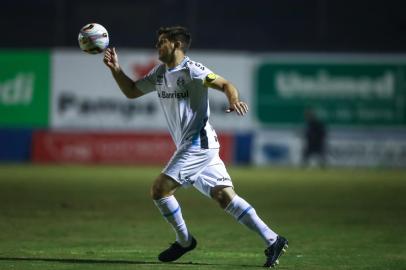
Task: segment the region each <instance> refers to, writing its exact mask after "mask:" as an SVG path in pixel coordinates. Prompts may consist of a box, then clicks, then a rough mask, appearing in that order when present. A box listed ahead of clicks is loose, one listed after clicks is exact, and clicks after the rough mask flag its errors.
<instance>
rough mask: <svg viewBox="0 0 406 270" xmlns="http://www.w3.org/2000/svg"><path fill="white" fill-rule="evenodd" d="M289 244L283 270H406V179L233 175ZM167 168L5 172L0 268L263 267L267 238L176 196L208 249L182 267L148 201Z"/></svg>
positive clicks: (202, 202)
mask: <svg viewBox="0 0 406 270" xmlns="http://www.w3.org/2000/svg"><path fill="white" fill-rule="evenodd" d="M229 171H230V174H231V175H232V177H233V179H234V183H235V185H236V190H237V192H238V193H239V195H240V196H242V197H244V198H245V199H246V200H247V201H249V202H250V203H251V204H252V205H253V206H254V207H255V208H256V210H257V212H258V213H259V215H260V216H261V217H262V218H263V219H264V220H265V221H266V222H267V223H268V224H270V225H271V227H272V228H273V229H274V230H276V231H277V232H279V233H281V234H282V235H284V236H286V237H287V238H288V239H289V241H290V245H289V250H288V252H287V253H286V254H285V255H284V256H283V257H282V259H281V264H280V266H278V268H279V269H300V270H307V269H309V270H310V269H311V270H317V269H323V270H326V269H352V270H353V269H406V251H405V250H406V171H401V170H398V171H396V170H381V169H379V170H378V169H376V170H317V169H314V170H300V169H283V168H238V167H231V168H229ZM159 172H160V168H158V167H149V168H145V167H143V168H141V167H113V166H112V167H108V166H107V167H102V166H98V167H97V166H95V167H81V166H27V165H24V166H19V165H2V166H0V269H24V270H25V269H27V270H29V269H41V270H47V269H53V270H55V269H166V270H167V269H211V270H214V269H261V268H260V266H261V265H262V263H263V261H264V256H263V249H264V247H263V243H262V241H261V240H260V238H259V237H258V236H257V235H255V234H253V233H251V232H250V231H248V230H247V229H245V228H244V227H243V226H242V225H240V224H237V223H236V222H235V221H234V220H233V219H232V218H231V217H230V216H228V215H227V214H225V213H224V212H223V211H222V210H221V209H220V208H218V207H217V205H216V204H215V203H214V202H213V201H211V200H208V199H206V198H205V197H204V196H203V195H201V194H200V193H198V192H197V191H196V190H194V189H182V190H180V191H178V193H177V198H178V200H179V202H180V203H181V205H182V211H183V215H184V217H185V219H186V222H187V223H188V225H189V229H190V231H191V232H192V233H193V234H194V235H195V237H196V238H197V240H198V242H199V244H198V247H197V249H196V250H195V251H193V252H192V253H190V254H187V255H185V256H184V257H183V258H181V259H180V260H179V261H178V262H177V263H171V264H161V263H159V262H158V261H157V259H156V256H157V254H158V253H159V251H161V250H162V249H163V248H166V247H167V246H168V244H169V243H170V242H172V241H173V240H174V234H173V232H172V230H171V229H170V227H169V225H168V224H167V223H166V222H165V221H164V220H163V219H162V217H161V216H160V214H159V212H158V210H157V209H156V208H155V206H154V205H153V203H152V201H151V200H150V198H149V186H150V184H151V182H152V179H153V178H154V177H155V176H156V175H157V174H158V173H159Z"/></svg>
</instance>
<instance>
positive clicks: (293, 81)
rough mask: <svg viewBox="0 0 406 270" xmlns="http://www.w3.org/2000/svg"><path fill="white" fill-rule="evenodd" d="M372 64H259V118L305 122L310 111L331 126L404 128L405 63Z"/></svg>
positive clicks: (381, 62) (370, 60) (405, 116)
mask: <svg viewBox="0 0 406 270" xmlns="http://www.w3.org/2000/svg"><path fill="white" fill-rule="evenodd" d="M373 60H374V59H373V58H372V59H370V58H368V59H365V61H362V59H361V60H358V61H357V62H354V61H352V60H351V59H349V60H348V61H337V60H334V61H333V60H329V59H328V58H327V59H324V60H323V61H317V60H314V61H307V62H300V60H297V61H293V60H292V59H291V60H290V61H286V62H284V61H267V62H263V63H262V64H260V65H259V68H258V70H257V74H256V94H257V98H256V100H257V108H256V109H257V115H258V118H259V120H260V121H261V122H262V123H266V124H298V123H303V119H304V117H303V114H304V111H305V110H306V109H312V110H314V111H316V113H317V114H318V115H319V116H320V117H321V118H322V119H324V120H325V121H326V122H327V123H329V124H341V125H365V126H377V125H378V126H388V125H403V124H406V106H405V101H406V100H405V97H406V81H405V78H406V61H404V63H399V62H398V63H391V62H388V61H386V62H383V61H380V60H376V61H373Z"/></svg>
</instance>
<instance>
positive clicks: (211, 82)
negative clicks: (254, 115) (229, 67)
mask: <svg viewBox="0 0 406 270" xmlns="http://www.w3.org/2000/svg"><path fill="white" fill-rule="evenodd" d="M204 85H206V86H207V87H210V88H213V89H217V90H220V91H222V92H224V94H225V95H226V96H227V99H228V102H229V104H230V105H229V108H228V109H227V110H226V112H227V113H230V112H232V111H236V112H237V114H238V115H244V114H246V113H247V112H248V105H247V104H246V103H245V102H244V101H241V100H240V98H239V95H238V90H237V88H236V87H235V86H234V85H233V84H232V83H231V82H229V81H227V80H226V79H224V78H223V77H221V76H219V75H216V74H214V73H210V74H208V75H207V76H206V78H205V79H204Z"/></svg>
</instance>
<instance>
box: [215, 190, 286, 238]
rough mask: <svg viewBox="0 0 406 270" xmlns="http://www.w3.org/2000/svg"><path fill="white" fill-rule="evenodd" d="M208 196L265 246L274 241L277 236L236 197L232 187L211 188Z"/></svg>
mask: <svg viewBox="0 0 406 270" xmlns="http://www.w3.org/2000/svg"><path fill="white" fill-rule="evenodd" d="M210 195H211V197H212V198H213V199H214V200H215V201H217V202H218V203H219V205H220V207H221V208H223V209H224V210H225V211H226V212H227V213H228V214H230V215H231V216H233V217H234V218H235V219H236V220H237V221H238V222H239V223H241V224H243V225H244V226H246V227H247V228H249V229H250V230H252V231H254V232H256V233H257V234H258V235H259V236H260V237H261V238H262V239H263V240H264V242H265V244H266V245H267V246H270V245H272V244H273V243H274V242H275V241H276V238H277V236H278V235H277V234H276V233H275V232H274V231H273V230H271V229H270V228H269V227H268V226H267V225H266V224H265V222H263V221H262V219H261V218H260V217H259V216H258V214H257V212H256V211H255V209H254V207H252V206H251V205H250V204H249V203H248V202H247V201H246V200H244V199H243V198H241V197H240V196H238V195H237V194H236V193H235V191H234V189H233V188H232V187H224V186H216V187H213V188H212V190H211V194H210Z"/></svg>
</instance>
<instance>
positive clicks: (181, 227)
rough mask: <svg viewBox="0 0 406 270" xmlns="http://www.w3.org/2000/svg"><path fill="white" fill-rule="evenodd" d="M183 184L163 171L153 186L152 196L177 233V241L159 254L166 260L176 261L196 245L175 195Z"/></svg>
mask: <svg viewBox="0 0 406 270" xmlns="http://www.w3.org/2000/svg"><path fill="white" fill-rule="evenodd" d="M180 186H181V185H180V184H179V183H178V182H176V181H175V180H173V179H172V178H171V177H169V176H167V175H165V174H163V173H161V174H160V175H159V176H158V177H157V178H156V180H155V182H154V184H153V185H152V188H151V196H152V198H153V200H154V203H155V205H156V206H157V207H158V209H159V211H160V212H161V214H162V216H163V217H164V218H165V219H166V221H167V222H168V223H169V224H170V225H171V226H172V228H173V230H174V231H175V233H176V242H175V243H173V244H172V245H171V246H170V247H169V248H168V249H166V250H164V251H163V252H162V253H161V254H160V255H159V257H158V258H159V260H160V261H164V262H169V261H174V260H177V259H178V258H179V257H181V256H182V255H183V254H185V253H186V252H188V251H190V250H192V249H194V248H195V247H196V240H195V239H194V238H193V237H192V236H191V235H190V234H189V231H188V229H187V226H186V223H185V221H184V219H183V216H182V211H181V208H180V206H179V203H178V201H177V200H176V198H175V196H174V195H173V194H174V192H175V191H176V189H177V188H178V187H180Z"/></svg>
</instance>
